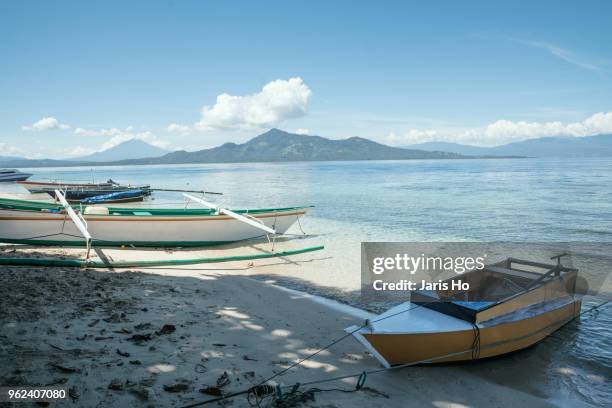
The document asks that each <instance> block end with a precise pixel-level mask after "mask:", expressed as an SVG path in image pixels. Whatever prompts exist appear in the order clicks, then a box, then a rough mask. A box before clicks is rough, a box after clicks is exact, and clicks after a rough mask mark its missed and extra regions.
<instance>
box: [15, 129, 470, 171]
mask: <svg viewBox="0 0 612 408" xmlns="http://www.w3.org/2000/svg"><path fill="white" fill-rule="evenodd" d="M133 142H139V143H142V144H144V145H147V146H148V147H152V146H150V145H148V144H147V143H144V142H141V141H129V142H125V143H123V144H122V145H118V146H116V147H115V148H118V147H120V146H124V145H126V144H128V143H129V144H128V146H134V143H133ZM142 144H141V145H140V146H142ZM115 148H113V149H115ZM113 149H109V150H107V151H105V152H100V153H96V154H94V155H90V156H86V157H81V158H78V159H71V160H51V159H44V160H17V161H13V162H6V163H3V165H10V166H12V167H60V166H107V165H137V164H180V163H249V162H288V161H332V160H338V161H342V160H418V159H470V158H478V157H470V156H464V155H460V154H457V153H448V152H438V151H425V150H417V149H406V148H400V147H391V146H386V145H383V144H380V143H376V142H373V141H371V140H368V139H364V138H361V137H351V138H348V139H342V140H332V139H326V138H324V137H321V136H307V135H298V134H293V133H288V132H284V131H282V130H279V129H271V130H269V131H267V132H266V133H263V134H261V135H259V136H257V137H255V138H253V139H251V140H249V141H248V142H246V143H241V144H236V143H225V144H223V145H221V146H218V147H214V148H212V149H204V150H199V151H196V152H186V151H184V150H179V151H176V152H172V153H167V154H165V155H163V156H160V157H146V158H138V159H122V160H113V161H95V160H92V158H93V159H96V160H102V158H101V155H102V154H103V153H107V152H109V151H110V150H113ZM115 150H116V149H115ZM130 150H131V149H130ZM143 150H144V149H140V148H139V156H140V157H143V155H144V153H143ZM155 152H158V150H155ZM147 155H150V153H147Z"/></svg>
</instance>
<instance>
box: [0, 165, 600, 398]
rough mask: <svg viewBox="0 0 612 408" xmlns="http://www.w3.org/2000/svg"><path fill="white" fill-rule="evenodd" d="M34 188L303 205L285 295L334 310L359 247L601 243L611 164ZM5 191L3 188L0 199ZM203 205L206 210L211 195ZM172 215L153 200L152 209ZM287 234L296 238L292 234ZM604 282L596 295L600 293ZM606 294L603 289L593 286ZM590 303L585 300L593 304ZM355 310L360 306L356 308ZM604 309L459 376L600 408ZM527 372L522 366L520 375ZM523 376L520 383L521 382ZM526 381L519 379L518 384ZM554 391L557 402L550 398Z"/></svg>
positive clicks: (175, 175)
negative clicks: (124, 187)
mask: <svg viewBox="0 0 612 408" xmlns="http://www.w3.org/2000/svg"><path fill="white" fill-rule="evenodd" d="M30 170H32V172H33V173H35V177H33V179H34V180H44V179H54V180H55V179H57V180H63V181H92V180H94V181H104V180H106V179H108V178H112V179H113V180H116V181H118V182H125V183H147V184H151V185H153V186H155V187H165V188H177V189H198V190H199V189H206V190H209V191H221V192H223V193H224V195H223V196H222V197H221V198H220V199H217V200H216V201H217V202H218V203H220V204H223V205H227V206H231V207H235V208H239V207H242V208H244V207H249V208H254V207H278V206H293V205H302V204H309V205H314V206H315V208H314V209H313V211H312V213H311V214H309V216H308V217H306V218H305V219H304V221H303V224H302V225H303V227H304V229H305V230H306V232H307V233H309V234H312V235H311V236H309V237H308V238H306V239H305V240H304V245H308V244H310V243H313V244H314V243H319V242H322V243H324V244H325V245H326V251H325V252H326V253H325V256H324V257H323V258H322V259H321V262H319V263H316V262H315V263H312V265H310V266H309V267H308V268H306V269H305V271H306V272H304V273H303V275H304V276H293V277H289V278H287V279H285V281H283V280H282V279H279V280H280V281H283V283H286V284H287V285H289V286H292V285H293V286H295V287H298V288H300V289H302V290H309V291H312V292H316V293H318V294H323V295H327V296H332V297H336V298H338V299H340V300H344V301H349V302H351V300H354V299H355V297H354V296H351V294H354V293H355V291H356V289H357V288H358V287H359V267H360V264H359V248H360V242H362V241H526V242H529V241H540V242H548V241H562V242H567V241H590V242H610V243H612V159H537V160H536V159H489V160H430V161H372V162H363V161H362V162H314V163H257V164H204V165H199V164H198V165H179V166H177V165H173V166H125V167H96V168H89V167H88V168H55V169H52V168H41V169H30ZM7 188H8V189H9V190H10V189H13V191H16V190H15V187H6V186H5V187H4V189H5V190H6V189H7ZM211 200H215V197H214V196H211ZM172 203H176V205H179V204H180V205H182V203H183V200H182V198H181V196H180V195H179V194H176V193H157V194H156V199H155V201H153V204H154V205H171V204H172ZM293 232H296V233H297V232H299V230H294V231H293ZM609 284H610V282H609V279H608V281H607V282H606V283H605V284H604V287H607V288H609ZM605 285H608V286H605ZM597 300H598V299H590V300H589V302H587V303H589V304H594V303H596V302H597ZM362 306H363V305H362ZM611 309H612V307H610V308H608V309H604V310H602V311H601V312H599V313H595V314H594V315H593V316H590V315H585V316H584V318H583V319H582V320H581V321H580V322H574V323H571V324H570V326H571V327H566V328H564V329H563V330H561V331H559V332H558V333H557V334H556V335H554V336H552V337H550V338H549V339H547V340H546V341H544V342H543V343H541V344H539V345H538V346H536V347H533V348H530V349H528V350H526V351H524V352H520V353H515V354H512V355H510V356H507V357H504V358H500V359H496V360H495V361H493V362H490V361H485V362H482V363H476V364H468V365H466V366H465V369H466V370H469V372H470V373H472V374H476V375H482V376H486V377H487V378H489V379H493V380H494V381H498V382H500V383H502V384H505V385H507V386H510V387H515V388H516V389H517V390H521V391H526V392H530V393H534V394H538V395H541V396H543V397H546V398H549V399H554V400H555V401H557V402H559V403H561V402H560V401H561V400H565V401H571V402H570V403H563V405H573V404H575V403H586V404H592V405H608V406H610V405H611V404H612V401H611V392H610V391H609V389H610V372H611V370H612V312H611V311H610V310H611ZM527 367H528V368H527ZM526 373H529V376H527V375H526ZM526 377H528V379H526ZM559 390H561V393H562V395H560V394H559Z"/></svg>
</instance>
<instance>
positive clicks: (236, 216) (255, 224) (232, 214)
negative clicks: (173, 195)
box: [183, 193, 276, 235]
mask: <svg viewBox="0 0 612 408" xmlns="http://www.w3.org/2000/svg"><path fill="white" fill-rule="evenodd" d="M183 195H184V196H185V197H186V198H187V199H189V200H192V201H195V202H197V203H200V204H202V205H204V206H206V207H208V208H211V209H213V210H216V211H219V212H220V213H221V214H225V215H228V216H230V217H232V218H234V219H236V220H238V221H240V222H244V223H245V224H249V225H250V226H252V227H255V228H259V229H260V230H263V231H265V232H267V233H268V234H272V235H275V234H276V231H275V230H273V229H272V228H270V227H268V226H266V225H264V224H263V223H260V222H258V221H256V220H254V219H251V218H248V217H245V216H244V215H241V214H237V213H235V212H233V211H230V210H228V209H227V208H221V207H218V206H216V205H215V204H213V203H209V202H208V201H205V200H202V199H201V198H198V197H194V196H192V195H191V194H186V193H183Z"/></svg>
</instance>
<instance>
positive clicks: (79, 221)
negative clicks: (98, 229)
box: [55, 190, 91, 259]
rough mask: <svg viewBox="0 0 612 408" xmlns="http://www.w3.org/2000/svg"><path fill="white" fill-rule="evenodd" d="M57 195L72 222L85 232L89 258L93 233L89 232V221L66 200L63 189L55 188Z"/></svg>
mask: <svg viewBox="0 0 612 408" xmlns="http://www.w3.org/2000/svg"><path fill="white" fill-rule="evenodd" d="M55 197H56V198H57V199H58V200H59V202H60V203H61V204H62V206H63V207H64V208H65V209H66V213H67V214H68V216H69V217H70V219H71V220H72V222H74V225H75V226H76V227H77V229H78V230H79V231H80V232H81V234H83V237H84V238H85V243H86V246H87V255H86V259H89V251H90V250H91V234H90V233H89V231H87V221H85V218H83V216H82V215H80V214H77V213H76V212H75V211H74V209H73V208H72V207H71V206H70V204H68V201H66V198H65V197H64V195H63V194H62V192H61V191H59V190H55Z"/></svg>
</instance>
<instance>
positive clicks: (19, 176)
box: [0, 173, 31, 183]
mask: <svg viewBox="0 0 612 408" xmlns="http://www.w3.org/2000/svg"><path fill="white" fill-rule="evenodd" d="M30 176H31V174H28V173H16V174H11V175H8V176H0V183H10V182H14V181H24V180H27V179H28V178H29V177H30Z"/></svg>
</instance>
